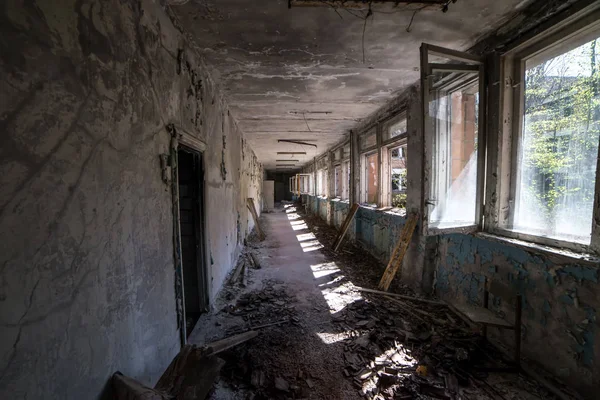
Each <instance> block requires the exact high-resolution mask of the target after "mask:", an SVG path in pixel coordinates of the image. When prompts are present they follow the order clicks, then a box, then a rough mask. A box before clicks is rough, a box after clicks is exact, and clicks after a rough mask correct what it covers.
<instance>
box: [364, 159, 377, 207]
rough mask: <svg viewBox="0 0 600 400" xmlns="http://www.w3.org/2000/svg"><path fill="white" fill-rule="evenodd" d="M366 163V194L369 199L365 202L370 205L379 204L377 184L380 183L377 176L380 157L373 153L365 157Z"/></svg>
mask: <svg viewBox="0 0 600 400" xmlns="http://www.w3.org/2000/svg"><path fill="white" fill-rule="evenodd" d="M365 161H366V164H367V165H366V173H367V182H366V184H367V187H366V192H367V193H366V194H367V198H366V199H365V202H366V203H368V204H377V182H378V181H379V177H378V174H377V171H378V164H379V157H378V156H377V153H373V154H371V155H368V156H366V157H365Z"/></svg>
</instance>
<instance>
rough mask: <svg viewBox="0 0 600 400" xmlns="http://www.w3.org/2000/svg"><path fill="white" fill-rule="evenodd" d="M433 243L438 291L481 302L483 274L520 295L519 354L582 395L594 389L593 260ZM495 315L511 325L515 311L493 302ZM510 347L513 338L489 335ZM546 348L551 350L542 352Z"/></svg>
mask: <svg viewBox="0 0 600 400" xmlns="http://www.w3.org/2000/svg"><path fill="white" fill-rule="evenodd" d="M431 240H434V241H435V242H436V244H435V248H436V254H437V258H436V262H435V266H436V285H435V291H436V293H437V294H438V295H439V296H440V297H441V298H442V299H444V300H447V301H449V302H452V303H457V304H465V303H471V304H477V305H481V304H483V288H484V283H485V279H486V277H487V278H488V279H493V280H495V281H498V282H501V283H503V284H504V285H506V286H508V287H511V288H512V289H513V290H514V291H516V292H518V293H520V294H522V296H523V315H522V318H523V321H522V329H523V333H522V349H523V354H524V355H525V356H526V357H529V358H530V359H533V360H536V361H537V362H538V363H539V364H541V365H543V366H544V367H545V368H546V369H547V370H549V371H550V372H552V373H553V374H554V375H555V376H557V377H559V378H560V379H561V380H563V381H564V382H567V383H569V384H570V385H571V386H573V387H574V388H576V389H578V390H579V392H580V393H581V394H582V395H585V396H586V397H587V398H594V397H593V396H594V395H596V391H597V388H598V387H600V373H599V371H598V365H597V364H598V360H600V346H599V345H598V343H600V330H599V329H598V317H597V310H598V309H600V299H598V290H599V289H600V286H599V285H598V283H599V278H600V275H599V270H598V264H597V262H589V261H585V260H583V259H581V260H577V259H575V258H572V257H565V256H560V255H549V254H543V253H540V252H536V251H531V250H527V249H526V248H523V247H522V246H518V245H511V244H508V243H502V242H500V241H496V240H491V239H487V238H482V237H474V236H471V235H462V234H450V235H443V236H440V237H436V238H431ZM492 305H493V307H494V308H496V310H497V311H499V312H502V313H503V314H504V315H506V319H507V320H510V321H512V320H514V306H512V304H509V303H507V302H506V301H502V299H499V298H498V299H495V301H493V302H492ZM492 333H493V334H494V335H495V336H496V338H497V339H498V340H500V341H502V342H503V343H504V344H505V345H507V346H509V347H511V346H512V345H513V340H512V338H511V334H510V333H508V334H504V335H502V333H501V332H500V331H495V332H492ZM549 349H552V351H548V350H549Z"/></svg>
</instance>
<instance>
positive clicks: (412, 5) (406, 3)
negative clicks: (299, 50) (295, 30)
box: [288, 0, 456, 12]
mask: <svg viewBox="0 0 600 400" xmlns="http://www.w3.org/2000/svg"><path fill="white" fill-rule="evenodd" d="M450 2H452V3H455V2H456V0H418V1H413V0H288V7H289V8H292V7H329V8H351V9H355V10H368V9H371V8H372V9H375V8H376V7H385V8H390V6H391V7H393V8H398V6H402V8H401V10H408V11H410V10H423V9H434V10H443V11H444V12H445V11H446V10H447V9H448V4H449V3H450Z"/></svg>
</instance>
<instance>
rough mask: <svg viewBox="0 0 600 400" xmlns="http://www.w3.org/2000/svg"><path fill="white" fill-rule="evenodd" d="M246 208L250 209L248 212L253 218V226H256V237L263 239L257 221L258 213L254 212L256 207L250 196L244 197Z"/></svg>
mask: <svg viewBox="0 0 600 400" xmlns="http://www.w3.org/2000/svg"><path fill="white" fill-rule="evenodd" d="M246 200H247V201H246V202H247V206H248V210H250V214H252V218H254V226H256V232H258V237H259V239H260V240H265V234H264V232H263V231H262V229H261V228H260V224H259V223H258V213H257V212H256V207H255V206H254V200H253V199H252V197H248V198H247V199H246Z"/></svg>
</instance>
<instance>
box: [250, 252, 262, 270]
mask: <svg viewBox="0 0 600 400" xmlns="http://www.w3.org/2000/svg"><path fill="white" fill-rule="evenodd" d="M250 258H251V259H252V263H253V264H254V268H255V269H261V268H262V265H261V264H260V260H259V259H258V257H257V256H256V255H255V254H254V253H250Z"/></svg>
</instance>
